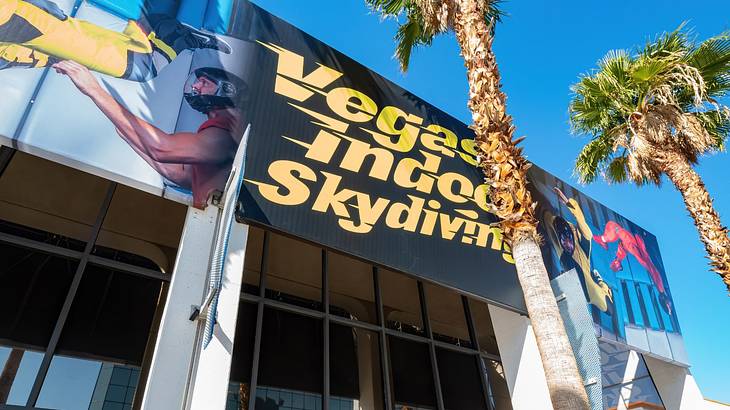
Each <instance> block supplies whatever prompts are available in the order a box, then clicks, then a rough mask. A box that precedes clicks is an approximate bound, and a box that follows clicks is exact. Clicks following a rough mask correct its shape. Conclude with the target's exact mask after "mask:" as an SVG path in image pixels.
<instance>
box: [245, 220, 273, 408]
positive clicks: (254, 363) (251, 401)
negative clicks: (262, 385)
mask: <svg viewBox="0 0 730 410" xmlns="http://www.w3.org/2000/svg"><path fill="white" fill-rule="evenodd" d="M268 265H269V231H264V243H263V251H262V252H261V276H260V277H259V296H258V302H257V303H256V330H255V334H254V342H253V358H252V360H251V378H250V380H251V382H250V385H249V389H248V391H249V397H248V407H247V408H248V409H251V410H253V409H255V408H256V388H257V384H258V376H259V359H260V356H261V332H262V328H263V323H262V322H263V320H264V297H265V295H266V271H267V270H268Z"/></svg>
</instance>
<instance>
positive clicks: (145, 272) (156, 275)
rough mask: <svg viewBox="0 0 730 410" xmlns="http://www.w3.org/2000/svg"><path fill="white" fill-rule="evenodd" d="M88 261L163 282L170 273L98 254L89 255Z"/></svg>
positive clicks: (168, 279) (166, 280) (168, 278)
mask: <svg viewBox="0 0 730 410" xmlns="http://www.w3.org/2000/svg"><path fill="white" fill-rule="evenodd" d="M88 261H89V263H93V264H94V265H99V266H103V267H105V268H110V269H115V270H118V271H123V272H124V273H127V274H130V275H134V276H141V277H144V278H150V279H157V280H161V281H163V282H169V281H170V278H171V277H172V275H170V274H169V273H164V272H160V271H155V270H152V269H149V268H143V267H141V266H136V265H132V264H129V263H124V262H120V261H115V260H113V259H107V258H102V257H100V256H96V255H89V258H88Z"/></svg>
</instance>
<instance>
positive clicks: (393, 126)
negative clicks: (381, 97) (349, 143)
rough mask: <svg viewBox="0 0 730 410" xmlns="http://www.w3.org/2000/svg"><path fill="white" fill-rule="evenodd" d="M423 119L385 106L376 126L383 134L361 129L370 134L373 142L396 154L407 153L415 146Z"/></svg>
mask: <svg viewBox="0 0 730 410" xmlns="http://www.w3.org/2000/svg"><path fill="white" fill-rule="evenodd" d="M422 122H423V118H421V117H418V116H416V115H413V114H407V113H406V112H405V111H403V110H401V109H400V108H397V107H393V106H387V107H385V108H383V110H382V111H380V115H378V119H377V121H376V125H377V127H378V129H379V130H380V131H382V132H384V133H385V134H381V133H379V132H376V131H371V130H368V129H365V128H362V130H363V131H365V132H367V133H369V134H371V135H372V136H373V139H375V141H376V142H377V143H378V144H380V145H382V146H383V147H385V148H388V149H391V150H393V151H398V152H408V151H410V150H411V149H412V148H413V146H414V145H415V144H416V139H417V138H418V133H419V132H420V129H419V128H418V127H417V126H416V125H420V124H421V123H422Z"/></svg>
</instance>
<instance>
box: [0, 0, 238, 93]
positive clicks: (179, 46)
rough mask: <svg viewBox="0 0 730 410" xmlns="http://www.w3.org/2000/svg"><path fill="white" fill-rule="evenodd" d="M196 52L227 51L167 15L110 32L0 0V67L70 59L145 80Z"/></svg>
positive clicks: (52, 8) (49, 6)
mask: <svg viewBox="0 0 730 410" xmlns="http://www.w3.org/2000/svg"><path fill="white" fill-rule="evenodd" d="M143 27H144V28H143ZM200 48H210V49H215V50H219V51H222V52H224V53H230V47H229V46H228V45H227V44H226V43H225V42H223V41H222V40H219V39H218V38H216V36H214V35H212V34H209V33H206V32H203V31H201V30H196V29H194V28H192V27H189V26H186V25H183V24H181V23H180V22H178V21H177V20H175V19H174V18H172V17H170V16H167V15H162V14H153V15H149V16H146V18H145V19H144V20H143V21H132V20H130V21H128V22H127V26H126V27H125V28H124V30H123V31H122V32H116V31H113V30H109V29H107V28H104V27H101V26H98V25H96V24H94V23H90V22H88V21H84V20H79V19H76V18H73V17H69V16H67V15H66V14H65V13H64V12H63V10H61V8H59V7H58V5H56V4H55V3H53V2H52V1H50V0H0V69H2V68H11V67H26V68H36V67H46V66H50V65H52V64H54V63H57V62H59V61H62V60H71V61H75V62H77V63H79V64H81V65H83V66H86V67H87V68H89V69H90V70H93V71H97V72H99V73H102V74H107V75H110V76H113V77H117V78H124V79H128V80H132V81H147V80H150V79H151V78H154V77H155V76H156V75H157V74H158V72H159V70H160V69H161V68H162V66H164V65H166V63H169V62H171V61H172V60H173V59H174V58H175V57H177V55H178V54H179V53H180V52H182V51H183V50H186V49H200ZM155 54H157V55H159V56H161V57H162V58H153V56H154V55H155Z"/></svg>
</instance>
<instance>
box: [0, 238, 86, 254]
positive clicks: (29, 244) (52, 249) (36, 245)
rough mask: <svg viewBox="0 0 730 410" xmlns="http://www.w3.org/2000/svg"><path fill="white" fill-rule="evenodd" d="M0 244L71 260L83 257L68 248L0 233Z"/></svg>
mask: <svg viewBox="0 0 730 410" xmlns="http://www.w3.org/2000/svg"><path fill="white" fill-rule="evenodd" d="M0 242H6V243H9V244H11V245H17V246H21V247H23V248H28V249H34V250H39V251H42V252H45V253H49V254H52V255H54V256H63V257H66V258H72V259H81V258H82V257H83V256H84V252H79V251H75V250H72V249H68V248H62V247H60V246H56V245H51V244H48V243H45V242H39V241H36V240H33V239H28V238H23V237H21V236H16V235H11V234H8V233H4V232H0Z"/></svg>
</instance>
